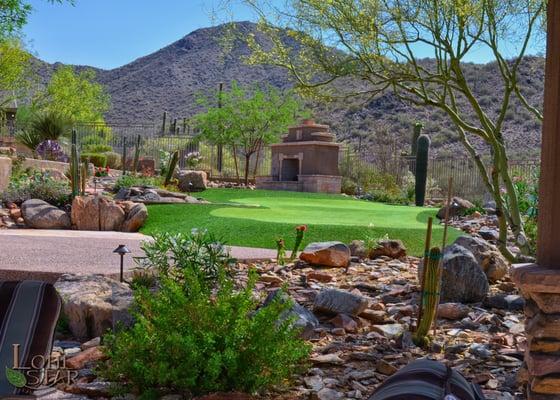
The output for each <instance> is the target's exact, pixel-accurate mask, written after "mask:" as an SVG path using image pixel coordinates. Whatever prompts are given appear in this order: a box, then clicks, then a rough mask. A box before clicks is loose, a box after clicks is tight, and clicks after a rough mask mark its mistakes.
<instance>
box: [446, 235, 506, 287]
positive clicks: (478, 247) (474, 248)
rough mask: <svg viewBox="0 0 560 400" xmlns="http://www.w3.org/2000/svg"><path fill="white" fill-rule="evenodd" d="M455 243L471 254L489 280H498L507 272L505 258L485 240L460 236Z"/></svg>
mask: <svg viewBox="0 0 560 400" xmlns="http://www.w3.org/2000/svg"><path fill="white" fill-rule="evenodd" d="M455 244H457V245H459V246H462V247H464V248H465V249H467V250H469V251H470V252H471V253H472V254H473V256H474V258H475V259H476V261H477V262H478V264H479V265H480V267H481V268H482V270H483V271H484V273H485V274H486V276H487V277H488V280H489V281H490V282H495V281H497V280H500V279H502V278H503V277H504V276H505V275H506V274H507V273H508V270H509V264H508V262H507V260H506V259H505V257H504V256H503V255H502V253H500V251H499V250H498V248H497V247H496V246H494V245H492V244H490V243H488V242H487V241H486V240H484V239H481V238H477V237H473V236H461V237H459V238H457V240H455Z"/></svg>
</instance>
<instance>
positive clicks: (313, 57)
mask: <svg viewBox="0 0 560 400" xmlns="http://www.w3.org/2000/svg"><path fill="white" fill-rule="evenodd" d="M244 2H245V3H246V4H248V5H249V6H250V7H252V8H253V10H255V11H256V12H257V13H258V15H259V17H260V23H259V26H260V30H261V31H262V32H264V33H265V34H266V35H267V37H268V39H269V40H268V42H266V43H263V41H262V40H260V41H259V40H256V38H255V37H249V38H248V42H249V46H250V47H251V49H252V54H251V55H250V57H249V58H248V61H249V62H250V63H258V64H269V65H275V66H280V67H283V68H286V69H287V70H288V71H289V72H290V73H291V76H292V77H293V78H294V81H295V83H296V87H297V89H298V90H299V91H301V92H302V93H304V94H307V95H312V96H317V97H322V98H325V99H328V98H332V97H340V96H363V97H365V98H372V97H374V96H376V95H379V94H381V93H384V92H389V91H390V92H392V93H393V94H394V95H395V96H397V97H398V98H400V99H401V100H402V101H404V102H407V103H409V104H412V105H415V106H419V107H432V108H436V109H440V110H442V111H444V112H445V114H447V116H448V118H449V120H450V122H451V123H452V125H453V127H454V130H455V131H456V133H457V135H458V138H459V140H460V142H461V143H462V145H463V146H464V148H465V149H466V152H467V153H468V154H469V156H470V157H471V158H472V160H473V161H474V163H475V164H476V167H477V168H478V171H479V172H480V175H481V177H482V180H483V181H484V185H485V187H486V189H487V190H488V191H489V193H491V194H492V196H493V199H494V200H495V202H496V211H497V216H498V223H499V230H500V235H499V240H498V245H499V248H500V250H501V251H502V253H503V254H504V255H505V256H506V257H507V258H508V259H510V260H513V259H514V255H513V254H512V252H511V251H510V250H509V249H508V248H507V246H506V242H507V235H508V227H509V228H510V229H511V231H512V232H513V234H514V236H515V239H516V243H517V245H518V246H519V248H520V249H521V250H522V252H524V253H526V252H527V250H528V245H527V239H526V236H525V233H524V229H523V220H522V216H521V213H520V210H519V203H518V199H517V196H516V190H515V186H514V183H513V180H512V177H511V176H510V173H509V171H508V154H507V151H506V143H505V140H504V129H503V125H504V121H505V120H506V115H507V113H508V110H509V107H510V105H511V102H512V101H513V100H514V99H515V98H517V99H518V100H519V101H520V102H521V104H523V105H524V106H525V107H527V108H528V109H529V110H530V111H531V112H532V113H533V114H534V115H535V118H538V119H542V115H541V112H540V110H539V108H538V106H536V105H532V104H530V103H529V101H528V100H527V98H526V97H525V96H524V95H523V93H522V90H521V89H520V86H519V84H518V79H519V71H520V67H521V65H522V62H523V58H524V56H525V55H526V53H527V51H528V49H529V48H530V46H531V45H532V44H533V43H535V42H536V41H537V38H538V35H539V34H542V29H541V28H542V26H543V20H544V18H545V16H544V14H545V8H546V1H545V0H505V1H504V0H286V1H285V2H284V3H283V4H284V5H283V6H282V7H275V6H274V5H273V4H272V3H270V2H269V1H266V0H244ZM276 4H277V3H276ZM481 49H485V50H487V51H488V52H489V54H491V55H492V57H493V60H494V61H495V64H496V66H497V74H498V75H499V77H500V80H501V82H502V83H503V85H502V87H497V88H492V89H493V90H496V91H497V92H498V96H499V102H498V103H497V104H493V105H492V107H486V108H485V107H484V106H483V105H481V103H480V102H479V99H478V98H477V96H476V94H475V92H474V90H473V88H472V86H471V83H469V81H468V79H467V77H466V74H465V70H464V66H463V62H464V61H466V60H468V59H469V57H470V56H471V55H472V54H473V52H476V51H481ZM420 54H421V55H422V57H421V56H420ZM426 55H428V56H429V57H430V58H431V60H427V59H425V58H423V57H426ZM473 138H478V139H477V140H482V141H483V142H484V143H486V145H487V147H488V148H489V149H490V152H489V153H490V155H489V157H490V161H489V162H488V163H487V162H485V160H484V157H483V154H480V153H479V152H478V151H477V150H476V147H475V146H474V144H473V143H474V140H473Z"/></svg>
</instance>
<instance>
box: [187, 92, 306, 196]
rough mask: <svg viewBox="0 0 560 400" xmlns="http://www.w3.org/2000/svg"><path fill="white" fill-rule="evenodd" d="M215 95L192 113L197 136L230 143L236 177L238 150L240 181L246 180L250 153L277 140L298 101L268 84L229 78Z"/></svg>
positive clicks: (298, 107) (298, 108) (291, 119)
mask: <svg viewBox="0 0 560 400" xmlns="http://www.w3.org/2000/svg"><path fill="white" fill-rule="evenodd" d="M217 96H221V97H220V99H221V103H220V104H219V105H218V102H217V101H213V102H212V101H210V102H207V100H204V99H203V103H204V102H206V107H207V111H206V112H204V113H202V114H199V115H197V116H196V117H195V119H196V123H197V127H198V129H199V130H200V132H201V137H203V138H205V139H207V140H209V141H210V142H212V143H214V144H221V145H224V146H230V148H231V150H232V154H233V157H234V161H235V167H236V173H237V178H238V180H239V179H240V176H239V175H240V174H239V167H238V162H237V154H238V152H239V153H240V154H241V155H242V156H243V157H244V158H245V166H244V174H243V175H244V181H245V184H246V185H247V184H248V183H249V166H250V162H251V158H252V157H253V155H255V154H258V153H260V151H261V150H262V149H263V148H264V146H266V145H268V144H271V143H274V142H278V141H279V140H280V137H281V135H282V134H283V133H285V132H287V129H288V127H289V126H290V125H293V124H294V123H295V121H296V119H297V118H298V117H299V116H302V115H303V111H302V106H301V104H300V102H299V101H298V100H297V99H296V98H295V97H294V96H293V94H292V93H289V92H286V93H281V92H279V91H278V90H276V89H274V88H272V87H268V88H266V89H260V88H258V87H255V88H254V89H252V90H251V89H248V88H243V87H241V86H239V85H238V84H237V83H236V82H232V84H231V88H230V89H229V90H225V91H223V92H221V93H219V94H217Z"/></svg>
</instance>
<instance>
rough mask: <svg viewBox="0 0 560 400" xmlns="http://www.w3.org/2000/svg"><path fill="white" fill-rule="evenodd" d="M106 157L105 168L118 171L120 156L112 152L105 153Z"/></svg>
mask: <svg viewBox="0 0 560 400" xmlns="http://www.w3.org/2000/svg"><path fill="white" fill-rule="evenodd" d="M105 156H106V157H107V166H108V167H109V168H111V169H119V168H120V167H121V156H120V154H118V153H115V152H113V151H108V152H107V153H105Z"/></svg>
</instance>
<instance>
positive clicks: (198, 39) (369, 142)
mask: <svg viewBox="0 0 560 400" xmlns="http://www.w3.org/2000/svg"><path fill="white" fill-rule="evenodd" d="M237 28H238V29H239V30H240V31H241V32H243V33H244V34H249V33H254V34H255V35H257V39H258V40H265V39H264V38H263V37H262V35H261V34H260V33H259V32H258V30H257V28H256V25H255V24H253V23H250V22H239V23H237ZM225 32H226V28H225V26H223V25H221V26H217V27H212V28H203V29H198V30H196V31H194V32H192V33H190V34H188V35H187V36H185V37H183V38H182V39H180V40H178V41H176V42H174V43H172V44H170V45H169V46H166V47H164V48H162V49H161V50H158V51H156V52H154V53H152V54H149V55H147V56H144V57H141V58H138V59H137V60H134V61H133V62H131V63H129V64H126V65H124V66H122V67H119V68H115V69H111V70H103V69H99V68H92V69H93V70H95V71H96V73H97V79H98V81H99V82H100V83H102V84H103V85H105V86H106V88H107V91H108V93H109V94H110V95H111V102H112V106H111V109H110V110H109V111H108V112H107V115H106V120H107V121H108V122H110V123H117V122H118V123H143V122H156V121H160V120H161V116H162V113H163V111H167V112H168V113H169V115H170V116H171V117H172V118H182V117H191V116H193V115H195V114H196V113H197V112H199V111H200V108H199V106H198V105H197V103H196V98H197V95H198V94H199V93H209V92H210V91H211V90H215V89H216V88H217V86H218V84H219V83H220V82H224V83H225V84H226V85H227V84H228V83H229V82H231V81H233V80H236V81H238V82H239V83H240V84H242V85H252V84H270V85H273V86H275V87H277V88H280V89H286V88H290V87H291V86H292V83H291V81H290V79H289V76H288V74H287V73H286V71H284V70H282V69H280V68H278V67H272V66H249V65H247V64H245V63H244V61H243V57H244V56H247V55H249V53H250V50H249V49H248V47H247V46H246V44H245V43H243V42H242V41H237V42H235V44H234V46H233V48H232V49H231V50H230V51H228V52H227V53H225V54H224V50H223V47H222V44H221V42H220V38H222V37H223V35H224V34H225ZM34 62H35V69H36V71H37V73H38V74H39V76H40V80H41V81H42V83H46V82H48V79H49V78H50V76H51V75H52V73H53V72H54V71H55V69H56V68H57V66H59V65H60V64H58V63H55V64H48V63H45V62H43V61H41V60H38V59H35V61H34ZM426 62H430V61H429V60H426ZM76 68H78V69H81V68H90V67H87V66H76ZM465 70H466V75H467V78H468V79H470V80H471V81H472V82H473V87H474V91H475V94H476V95H477V97H478V98H479V99H480V101H481V103H482V104H483V105H484V106H485V107H488V108H489V109H492V107H493V105H495V104H496V103H497V102H498V97H497V95H498V94H499V92H500V90H501V80H500V78H499V76H498V72H497V69H496V66H495V65H494V64H467V65H465ZM543 82H544V59H543V58H542V57H528V58H527V59H526V60H524V62H523V63H522V69H521V74H520V84H521V86H522V88H523V92H524V93H525V94H526V95H527V97H528V98H529V99H530V101H531V102H532V103H533V104H542V92H543ZM310 108H311V110H312V112H313V114H314V116H315V117H316V119H317V120H319V121H320V122H322V123H326V124H329V125H331V127H332V131H333V132H335V133H336V134H337V136H338V138H339V140H341V141H348V142H352V143H357V142H358V141H359V140H360V139H359V137H360V136H361V137H362V139H361V143H362V150H364V151H374V150H375V149H374V147H375V146H376V143H378V142H379V140H378V139H376V140H374V139H372V137H373V135H372V134H371V133H372V132H376V131H380V130H383V131H386V132H387V133H389V135H388V136H389V137H390V138H391V140H394V142H395V143H394V144H395V146H396V147H397V148H398V149H402V150H403V151H406V150H408V149H409V148H410V135H411V132H412V125H413V124H414V123H415V122H422V123H423V124H424V126H425V128H424V132H425V133H427V134H429V135H430V137H431V138H432V148H433V151H434V152H436V153H439V154H447V153H449V154H456V152H457V151H462V145H461V144H460V143H458V141H457V135H456V134H455V133H454V132H453V130H452V128H451V123H450V122H449V120H448V118H447V116H446V115H445V114H443V113H442V112H439V111H434V110H431V109H426V108H417V107H412V106H411V105H409V104H405V103H403V102H402V101H400V100H399V99H398V98H396V96H394V95H392V94H391V93H387V94H384V95H381V96H377V97H376V98H374V99H372V100H370V101H368V102H367V103H365V104H363V103H362V102H359V101H355V102H348V101H345V102H339V103H333V104H311V105H310ZM510 109H511V111H510V113H509V114H508V116H507V120H506V122H505V124H504V137H505V138H506V142H507V144H508V147H509V148H510V150H511V152H512V153H515V154H521V155H534V154H536V152H538V149H539V147H540V123H538V122H537V121H536V120H535V119H534V117H533V116H532V115H531V114H530V113H529V112H528V111H527V110H526V109H525V108H523V107H522V106H521V105H520V104H519V102H518V101H516V100H514V101H513V102H512V104H511V107H510ZM493 112H495V110H492V111H491V112H490V113H491V114H492V113H493ZM386 136H387V135H386ZM393 138H394V139H393ZM383 140H385V141H386V140H387V137H385V139H383ZM475 144H476V146H477V147H479V148H480V149H482V150H484V146H483V144H482V143H479V142H477V141H475Z"/></svg>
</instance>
